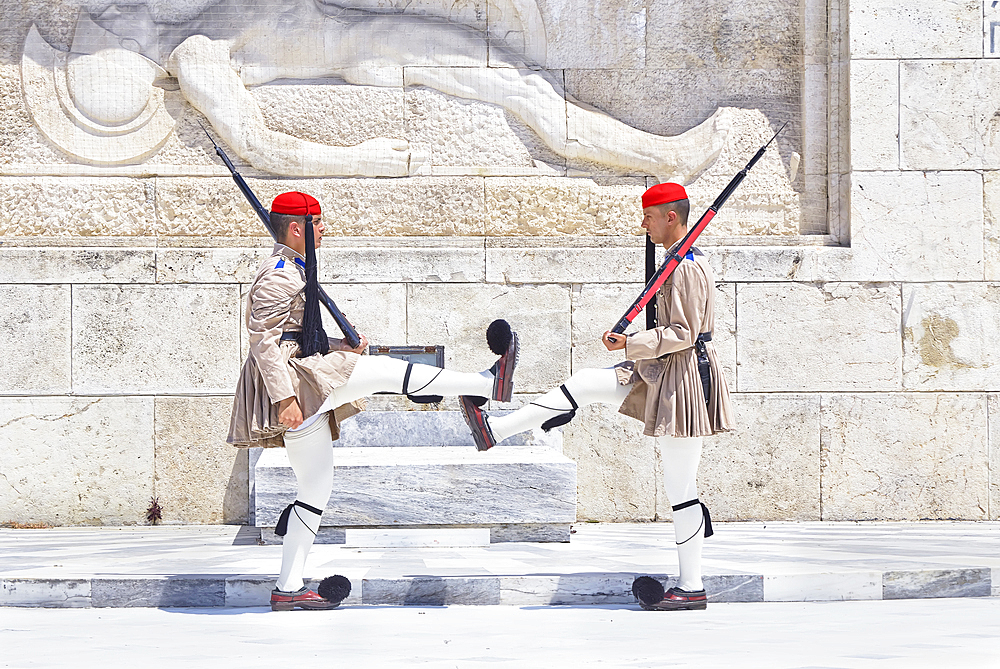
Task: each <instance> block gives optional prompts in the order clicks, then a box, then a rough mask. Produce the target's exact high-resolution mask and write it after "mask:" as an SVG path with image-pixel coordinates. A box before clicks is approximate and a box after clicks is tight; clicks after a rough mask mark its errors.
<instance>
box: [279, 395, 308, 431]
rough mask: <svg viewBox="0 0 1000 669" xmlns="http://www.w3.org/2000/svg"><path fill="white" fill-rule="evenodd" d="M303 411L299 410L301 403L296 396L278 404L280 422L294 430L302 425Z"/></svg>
mask: <svg viewBox="0 0 1000 669" xmlns="http://www.w3.org/2000/svg"><path fill="white" fill-rule="evenodd" d="M302 420H303V418H302V409H300V408H299V401H298V400H297V399H295V395H292V396H291V397H286V398H285V399H283V400H280V401H279V402H278V422H279V423H281V424H282V425H284V426H286V427H288V428H290V429H292V430H294V429H295V428H297V427H298V426H299V425H302Z"/></svg>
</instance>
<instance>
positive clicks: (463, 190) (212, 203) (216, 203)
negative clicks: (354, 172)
mask: <svg viewBox="0 0 1000 669" xmlns="http://www.w3.org/2000/svg"><path fill="white" fill-rule="evenodd" d="M247 181H248V183H249V185H250V187H251V188H252V189H253V191H254V193H256V194H257V197H258V199H260V201H261V202H262V203H265V205H266V204H267V203H270V202H271V200H273V199H274V197H275V196H276V195H278V194H279V193H282V192H285V191H288V190H301V191H305V192H308V193H310V194H312V195H314V196H315V197H316V199H318V200H319V201H320V204H321V205H322V206H323V208H324V209H323V221H324V223H325V224H326V232H325V234H326V236H327V238H328V239H329V238H330V237H338V236H350V235H379V236H400V235H479V236H481V235H482V234H483V231H484V222H483V206H484V205H483V183H482V180H481V179H479V178H476V177H414V178H409V179H376V180H372V179H328V180H274V179H248V180H247ZM156 199H157V211H158V214H159V217H160V226H159V227H160V231H161V234H166V235H199V236H258V237H260V236H266V235H267V231H266V230H265V228H264V226H263V224H262V223H261V222H260V219H258V218H257V216H256V215H255V214H254V213H253V209H251V208H250V205H248V204H247V203H246V200H245V199H244V197H243V195H242V194H241V193H240V192H239V190H238V189H237V188H235V187H234V185H233V182H232V180H231V179H229V178H223V177H219V178H216V177H200V178H199V177H195V178H162V179H158V180H157V189H156Z"/></svg>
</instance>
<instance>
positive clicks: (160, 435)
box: [153, 396, 249, 525]
mask: <svg viewBox="0 0 1000 669" xmlns="http://www.w3.org/2000/svg"><path fill="white" fill-rule="evenodd" d="M232 406H233V400H232V397H231V396H226V397H157V398H155V411H156V419H155V422H154V426H153V427H154V438H155V439H156V446H155V457H156V461H155V471H154V478H153V484H154V490H155V494H156V497H157V499H158V500H159V504H160V507H161V508H162V509H163V521H164V522H166V523H170V522H178V523H188V524H190V523H198V524H200V523H204V524H214V525H218V524H222V523H235V524H239V523H245V522H246V521H247V509H248V505H249V498H248V495H249V488H248V480H247V476H248V463H247V451H246V449H241V448H234V447H232V446H230V445H229V444H227V443H226V434H227V433H228V431H229V414H230V412H231V411H232Z"/></svg>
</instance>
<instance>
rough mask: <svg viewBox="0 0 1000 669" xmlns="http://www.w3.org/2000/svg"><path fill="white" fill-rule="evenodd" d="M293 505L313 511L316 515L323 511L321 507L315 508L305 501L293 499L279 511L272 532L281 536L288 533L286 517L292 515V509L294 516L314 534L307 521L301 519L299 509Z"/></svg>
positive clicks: (321, 513)
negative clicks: (276, 522) (279, 513)
mask: <svg viewBox="0 0 1000 669" xmlns="http://www.w3.org/2000/svg"><path fill="white" fill-rule="evenodd" d="M295 507H300V508H303V509H305V510H306V511H308V512H310V513H315V514H316V515H317V516H322V515H323V511H322V510H321V509H317V508H316V507H315V506H310V505H308V504H306V503H305V502H300V501H299V500H295V501H294V502H292V503H291V504H289V505H288V506H286V507H285V510H284V511H282V512H281V515H280V516H279V517H278V524H277V525H276V526H275V527H274V533H275V534H277V535H278V536H279V537H283V536H285V535H286V534H287V533H288V519H289V517H290V516H291V515H292V512H293V511H294V512H295V517H296V518H298V519H299V521H300V522H301V523H302V524H303V525H305V526H306V529H308V530H309V531H310V532H312V533H313V536H316V533H315V532H313V530H312V528H311V527H309V523H307V522H306V521H305V520H303V519H302V516H300V515H299V510H298V509H297V508H295Z"/></svg>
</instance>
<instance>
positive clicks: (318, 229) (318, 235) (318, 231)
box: [313, 216, 326, 248]
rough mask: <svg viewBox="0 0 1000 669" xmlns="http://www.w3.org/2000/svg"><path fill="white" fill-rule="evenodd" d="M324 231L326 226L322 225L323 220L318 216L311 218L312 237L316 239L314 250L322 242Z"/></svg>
mask: <svg viewBox="0 0 1000 669" xmlns="http://www.w3.org/2000/svg"><path fill="white" fill-rule="evenodd" d="M324 230H326V226H325V225H323V218H322V217H320V216H314V217H313V236H314V237H315V239H316V248H319V245H320V244H321V243H322V242H323V231H324Z"/></svg>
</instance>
